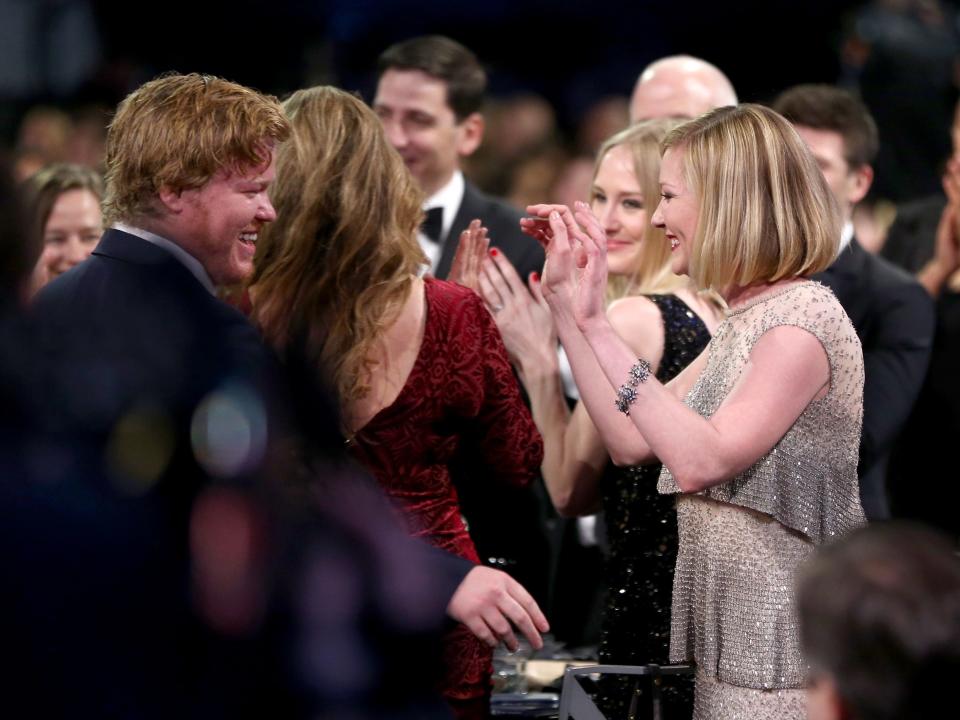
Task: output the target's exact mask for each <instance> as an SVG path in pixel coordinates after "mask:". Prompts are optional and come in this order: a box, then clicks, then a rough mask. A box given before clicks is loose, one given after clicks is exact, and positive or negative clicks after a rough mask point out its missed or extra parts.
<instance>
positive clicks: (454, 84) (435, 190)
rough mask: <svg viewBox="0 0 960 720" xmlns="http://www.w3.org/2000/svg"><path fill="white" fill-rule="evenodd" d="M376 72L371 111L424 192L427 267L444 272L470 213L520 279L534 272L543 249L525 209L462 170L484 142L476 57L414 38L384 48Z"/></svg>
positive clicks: (482, 85)
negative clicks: (525, 229)
mask: <svg viewBox="0 0 960 720" xmlns="http://www.w3.org/2000/svg"><path fill="white" fill-rule="evenodd" d="M378 71H379V80H378V82H377V90H376V95H375V97H374V100H373V109H374V111H375V112H376V113H377V115H378V116H379V117H380V121H381V122H382V123H383V128H384V131H385V132H386V135H387V139H388V140H389V141H390V144H391V145H393V147H395V148H396V149H397V151H398V152H399V153H400V156H401V157H402V158H403V161H404V163H406V166H407V168H409V170H410V172H411V173H412V174H413V176H414V177H415V178H416V180H417V182H418V183H419V185H420V188H421V189H422V190H423V193H424V195H426V201H425V202H424V205H423V207H424V210H425V211H426V213H427V220H426V222H425V223H424V226H423V228H422V230H421V233H420V244H421V246H422V247H423V249H424V252H425V253H426V254H427V257H428V258H429V259H430V269H431V272H432V273H433V274H434V275H436V276H437V277H441V278H442V277H446V276H447V274H448V273H449V271H450V265H451V263H452V262H453V256H454V254H455V252H456V250H457V243H458V240H459V237H460V233H461V232H462V231H463V230H466V228H467V226H468V225H469V224H470V221H471V220H473V219H474V218H479V219H480V221H481V222H482V223H483V225H484V226H485V227H486V228H487V229H488V230H489V235H490V242H491V245H494V246H496V247H497V248H498V249H499V250H500V251H501V252H503V253H504V254H505V255H506V256H507V258H508V259H509V260H510V261H511V262H512V263H513V265H514V267H515V268H516V269H517V272H519V273H520V276H521V277H523V278H526V277H528V276H529V274H530V273H532V272H539V271H540V270H541V269H542V268H543V260H544V256H543V250H542V249H541V248H540V246H539V245H538V244H537V243H536V242H534V241H532V240H531V239H530V238H529V237H527V236H526V235H524V234H523V233H521V232H520V224H519V220H520V218H521V217H522V214H521V213H520V212H519V211H517V210H516V209H515V208H513V207H511V206H510V205H508V204H507V203H505V202H503V201H501V200H497V199H495V198H492V197H489V196H487V195H485V194H483V193H482V192H481V191H480V190H479V189H478V188H477V187H476V186H474V185H473V183H471V182H470V181H469V180H467V179H466V178H464V176H463V172H462V171H461V169H460V163H461V160H462V159H463V158H465V157H468V156H469V155H471V154H473V152H474V151H475V150H476V149H477V148H478V147H479V146H480V143H481V141H482V140H483V130H484V120H483V115H482V114H481V112H480V111H481V106H482V104H483V95H484V91H485V90H486V84H487V77H486V73H485V72H484V70H483V68H482V67H481V66H480V63H479V62H478V61H477V58H476V56H475V55H474V54H473V53H472V52H471V51H470V50H468V49H467V48H465V47H464V46H463V45H460V44H459V43H457V42H454V41H453V40H451V39H449V38H446V37H442V36H438V35H430V36H424V37H416V38H413V39H411V40H406V41H404V42H401V43H397V44H396V45H393V46H391V47H389V48H388V49H387V50H385V51H384V52H383V54H382V55H380V59H379V61H378Z"/></svg>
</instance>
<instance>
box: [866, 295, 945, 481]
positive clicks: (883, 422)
mask: <svg viewBox="0 0 960 720" xmlns="http://www.w3.org/2000/svg"><path fill="white" fill-rule="evenodd" d="M890 280H891V282H890V285H891V287H890V288H889V290H888V292H886V293H877V296H878V297H887V298H888V299H887V302H886V304H885V306H884V308H883V309H882V315H881V316H882V317H883V322H882V323H877V324H876V326H875V327H874V328H873V329H872V330H873V332H872V333H871V334H870V336H869V337H866V338H863V362H864V373H865V376H866V381H865V384H864V392H863V435H862V439H861V442H860V465H859V470H860V474H861V475H863V473H864V472H865V471H866V470H868V469H869V468H871V467H872V466H873V465H874V463H876V462H877V461H878V460H879V459H880V458H882V457H883V456H885V455H886V454H887V453H888V452H889V451H890V446H891V445H892V443H893V441H894V440H895V439H896V436H897V434H898V433H899V431H900V429H901V428H902V427H903V425H904V423H905V422H906V420H907V417H908V416H909V414H910V411H911V409H912V408H913V404H914V402H915V401H916V399H917V395H918V394H919V392H920V387H921V385H922V384H923V380H924V377H925V376H926V372H927V365H928V364H929V361H930V349H931V344H932V340H933V325H934V310H933V302H932V301H931V299H930V297H929V296H928V295H927V293H926V291H925V290H924V289H923V288H922V287H921V286H920V285H919V284H917V283H914V282H902V281H898V278H891V279H890Z"/></svg>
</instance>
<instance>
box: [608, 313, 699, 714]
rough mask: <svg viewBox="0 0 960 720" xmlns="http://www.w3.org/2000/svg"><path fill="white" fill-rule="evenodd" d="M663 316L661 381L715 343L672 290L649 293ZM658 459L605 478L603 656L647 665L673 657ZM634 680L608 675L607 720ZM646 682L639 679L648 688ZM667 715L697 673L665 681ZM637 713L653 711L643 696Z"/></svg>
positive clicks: (689, 701) (670, 554)
mask: <svg viewBox="0 0 960 720" xmlns="http://www.w3.org/2000/svg"><path fill="white" fill-rule="evenodd" d="M647 297H648V298H649V299H650V300H651V301H652V302H653V303H654V304H655V305H656V306H657V307H658V308H659V309H660V314H661V315H662V317H663V327H664V347H663V357H662V358H661V360H660V366H659V368H658V369H657V379H658V380H659V381H660V382H662V383H666V382H668V381H670V380H671V379H673V378H674V377H675V376H676V375H678V374H679V373H680V371H681V370H683V369H684V368H685V367H686V366H687V365H689V364H690V363H691V362H692V361H693V360H694V359H695V358H696V357H697V356H698V355H700V353H701V352H702V351H703V349H704V348H705V347H706V346H707V343H708V342H710V332H709V331H708V330H707V327H706V325H704V323H703V321H702V320H701V319H700V318H699V316H697V314H696V313H695V312H693V311H692V310H691V309H690V308H689V307H688V306H687V304H686V303H684V302H683V301H682V300H680V299H679V298H678V297H676V296H675V295H648V296H647ZM658 477H660V463H654V464H652V465H638V466H635V467H624V468H618V467H615V466H614V465H612V464H611V465H610V466H609V467H608V469H607V472H606V474H605V476H604V477H603V479H602V481H601V483H602V484H601V495H602V502H603V512H604V516H605V519H606V524H607V539H608V543H609V557H608V560H607V565H606V581H607V582H606V587H607V593H608V595H607V602H606V607H605V612H604V617H603V624H602V628H601V636H600V662H601V663H605V664H616V665H647V664H650V663H657V664H659V665H666V664H668V662H669V659H668V658H669V650H670V607H671V599H672V595H673V569H674V565H675V564H676V560H677V512H676V497H675V496H673V495H661V494H660V493H658V492H657V478H658ZM635 684H636V678H635V677H630V676H604V679H603V681H602V682H601V683H600V688H599V697H598V698H597V702H598V704H599V706H600V708H601V709H602V710H603V713H604V715H606V717H608V718H626V717H627V716H628V709H629V707H630V696H631V693H632V690H633V687H634V685H635ZM645 687H646V684H645V683H644V682H643V681H641V683H640V688H641V690H643V689H644V688H645ZM662 697H663V709H664V718H666V719H667V720H671V719H672V718H689V717H690V716H691V714H692V712H693V677H692V676H690V677H682V678H678V679H673V678H671V679H670V680H669V681H665V682H664V685H663V696H662ZM637 707H638V712H637V715H636V717H638V718H644V717H649V714H650V707H651V703H650V701H649V698H647V697H641V698H640V699H639V702H638V703H637Z"/></svg>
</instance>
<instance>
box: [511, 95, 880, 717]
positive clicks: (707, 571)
mask: <svg viewBox="0 0 960 720" xmlns="http://www.w3.org/2000/svg"><path fill="white" fill-rule="evenodd" d="M663 149H664V154H663V159H662V161H661V164H660V192H661V199H660V204H659V205H658V206H657V209H656V211H655V213H654V216H653V222H654V224H655V225H656V226H658V227H661V228H663V230H664V232H665V234H666V237H667V240H668V241H669V242H670V245H671V250H672V256H673V264H672V266H671V268H672V270H673V271H674V272H675V273H678V274H687V275H689V276H690V277H691V278H692V279H693V280H694V282H695V283H696V284H697V287H700V288H704V289H707V288H712V289H715V290H716V291H717V292H718V293H719V294H720V295H721V296H722V297H723V299H724V300H725V302H726V304H727V312H726V315H727V316H726V319H725V320H724V321H723V322H722V323H721V324H720V326H719V327H718V328H717V331H716V332H715V333H714V335H713V337H712V338H711V340H710V343H709V344H708V345H707V348H706V349H705V350H704V352H703V353H701V354H700V355H699V356H698V357H697V358H696V359H695V360H694V361H693V362H692V363H690V364H689V365H688V366H687V367H686V368H685V369H684V370H683V371H681V372H680V374H678V375H677V376H676V377H675V378H674V379H673V380H672V381H670V382H669V383H667V384H665V385H664V384H661V383H660V381H659V380H657V378H656V377H655V376H654V375H653V373H652V372H651V366H650V363H649V361H648V360H647V359H646V358H643V357H640V358H637V357H636V356H635V355H634V353H633V351H632V350H631V349H630V347H629V346H628V345H627V344H626V343H625V342H624V341H623V340H622V339H621V338H620V336H619V335H618V334H617V333H616V331H615V330H614V328H613V327H612V325H611V324H610V321H609V318H608V317H607V315H606V313H605V311H604V306H605V302H604V298H605V293H606V287H607V275H608V263H607V254H608V250H607V242H606V235H605V233H604V231H603V228H602V226H601V225H600V222H599V221H598V220H597V218H596V216H595V215H594V214H593V213H592V212H591V210H590V208H589V206H587V205H586V204H585V203H581V204H580V205H578V206H577V210H576V212H575V214H574V213H573V212H571V211H570V210H569V209H568V208H566V207H558V206H554V205H538V206H531V207H530V208H528V211H529V212H530V213H531V214H532V215H536V216H538V217H540V218H546V219H547V220H548V225H547V226H545V225H544V223H543V222H542V221H537V220H526V221H524V227H525V228H526V229H527V230H528V231H529V232H530V233H531V234H533V235H534V236H536V237H538V238H541V239H542V240H543V241H545V242H546V243H547V263H546V266H545V268H544V276H543V283H542V287H543V295H544V298H545V299H546V301H547V304H548V305H549V307H550V310H551V313H552V315H553V318H554V321H555V322H556V325H557V331H558V334H559V337H560V341H561V342H562V343H563V345H564V348H565V349H566V351H567V355H568V356H569V358H570V362H571V366H572V367H573V371H574V379H575V380H576V382H577V387H578V389H579V390H580V396H581V399H582V401H583V402H584V403H585V404H586V407H587V410H588V411H589V412H590V417H591V419H592V420H593V422H594V424H595V425H596V428H597V430H598V432H599V433H600V436H601V438H602V439H603V441H604V443H605V445H606V447H607V450H608V451H609V453H610V455H611V457H612V458H613V460H614V462H616V463H617V464H618V465H642V464H649V463H651V462H655V461H659V462H661V463H662V464H663V469H662V471H661V473H660V477H659V481H658V490H659V492H661V493H663V494H667V495H675V496H676V497H677V520H678V526H679V538H680V540H679V543H680V545H679V551H678V554H677V566H676V571H675V578H674V586H673V588H674V591H673V612H672V628H671V633H670V659H671V661H674V662H682V661H689V660H693V661H695V662H696V665H697V674H696V692H695V699H694V718H697V719H698V720H705V719H708V718H732V717H756V716H764V715H766V716H769V717H781V718H802V717H803V716H804V714H805V694H804V691H803V687H804V682H805V666H804V662H803V658H802V656H801V653H800V645H799V633H798V628H797V625H796V619H795V612H794V604H793V600H792V588H793V582H794V574H795V572H796V569H797V568H798V567H799V565H800V564H801V562H802V561H803V560H804V559H806V558H807V557H809V556H810V555H812V554H813V552H814V550H815V548H816V547H817V546H818V545H821V544H824V543H827V542H829V541H831V540H833V539H835V538H837V537H839V536H840V535H843V534H845V533H847V532H849V531H850V530H853V529H855V528H856V527H858V526H860V525H862V524H863V522H864V516H863V509H862V508H861V506H860V499H859V495H858V492H857V475H856V467H857V450H858V447H859V441H860V423H861V418H862V413H863V355H862V351H861V349H860V342H859V340H858V339H857V336H856V332H855V331H854V329H853V326H852V325H851V324H850V320H849V318H848V317H847V316H846V313H844V312H843V309H842V307H841V306H840V304H839V302H837V299H836V298H835V297H834V296H833V294H832V293H831V292H830V290H829V289H827V288H825V287H823V286H822V285H820V284H819V283H816V282H812V281H810V280H809V279H808V278H809V276H810V275H812V274H814V273H816V272H819V271H821V270H823V269H825V268H826V267H827V266H828V265H829V264H830V263H831V262H832V261H833V258H834V257H835V256H836V252H837V245H838V243H839V238H840V212H839V208H838V207H837V204H836V200H835V199H834V198H833V196H832V194H831V193H830V190H829V188H828V187H827V184H826V181H825V180H824V178H823V175H822V174H821V173H820V171H819V169H818V168H817V165H816V163H815V161H814V160H813V158H812V157H811V155H810V153H809V150H808V149H807V148H806V146H805V145H804V144H803V141H802V140H801V139H800V137H799V136H798V135H797V133H796V131H795V130H794V129H793V128H792V127H791V126H790V124H789V123H787V122H786V121H785V120H784V119H783V118H782V117H781V116H779V115H778V114H776V113H774V112H773V111H771V110H769V109H767V108H764V107H761V106H758V105H739V106H737V107H725V108H720V109H717V110H713V111H711V112H709V113H707V114H705V115H701V116H700V117H698V118H696V119H694V120H691V121H689V122H686V123H684V124H682V125H680V126H679V127H678V128H676V129H674V130H673V131H672V132H671V133H670V134H669V135H668V136H667V138H666V140H665V141H664V144H663ZM731 197H735V198H739V201H738V202H736V203H732V202H730V198H731ZM624 416H626V421H625V418H624Z"/></svg>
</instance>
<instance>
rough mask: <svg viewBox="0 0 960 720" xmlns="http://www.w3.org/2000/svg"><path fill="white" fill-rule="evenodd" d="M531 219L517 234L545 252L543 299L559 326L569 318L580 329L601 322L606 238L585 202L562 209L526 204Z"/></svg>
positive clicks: (525, 219)
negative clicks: (520, 232)
mask: <svg viewBox="0 0 960 720" xmlns="http://www.w3.org/2000/svg"><path fill="white" fill-rule="evenodd" d="M527 212H528V213H529V214H530V215H531V216H532V217H529V218H523V219H522V220H521V221H520V227H521V229H522V230H523V231H524V232H525V233H526V234H527V235H529V236H531V237H532V238H534V239H536V240H537V241H538V242H539V243H540V244H542V245H543V246H544V248H545V250H546V253H547V261H546V264H545V265H544V268H543V283H542V285H543V297H544V298H545V299H546V301H547V303H548V304H549V306H550V309H551V311H552V312H553V314H554V317H555V318H556V320H557V322H562V321H563V320H565V319H570V320H572V321H573V322H575V323H576V325H577V327H578V328H579V329H580V330H586V329H587V327H588V326H590V325H591V324H592V323H594V322H596V321H602V320H603V319H604V318H605V306H606V288H607V236H606V233H605V232H604V230H603V227H602V226H601V225H600V221H599V220H598V219H597V217H596V215H594V214H593V212H592V211H591V210H590V206H589V205H588V204H587V203H585V202H577V203H575V204H574V210H573V211H571V210H570V208H569V207H567V206H566V205H547V204H544V205H530V206H528V207H527Z"/></svg>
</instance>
